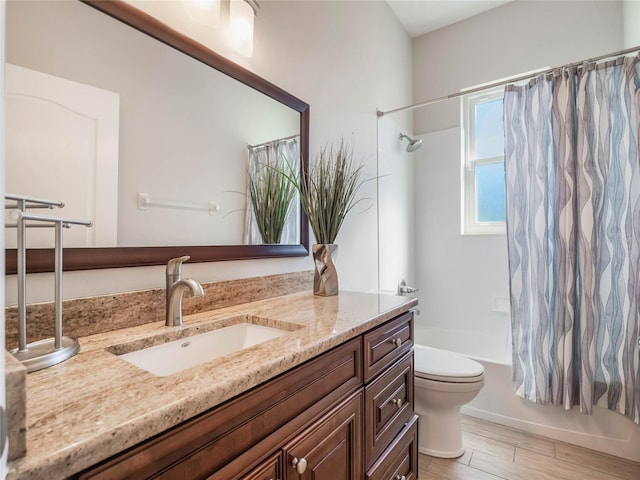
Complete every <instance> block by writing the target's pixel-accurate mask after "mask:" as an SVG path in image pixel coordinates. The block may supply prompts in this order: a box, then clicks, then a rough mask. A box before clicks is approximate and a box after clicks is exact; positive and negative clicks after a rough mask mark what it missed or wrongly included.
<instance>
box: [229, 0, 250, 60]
mask: <svg viewBox="0 0 640 480" xmlns="http://www.w3.org/2000/svg"><path fill="white" fill-rule="evenodd" d="M254 16H255V14H254V11H253V8H251V6H250V5H249V4H248V3H247V2H245V1H244V0H231V3H230V5H229V33H230V37H231V47H232V48H233V49H234V50H235V51H236V52H238V53H239V54H241V55H243V56H245V57H251V56H252V55H253V18H254Z"/></svg>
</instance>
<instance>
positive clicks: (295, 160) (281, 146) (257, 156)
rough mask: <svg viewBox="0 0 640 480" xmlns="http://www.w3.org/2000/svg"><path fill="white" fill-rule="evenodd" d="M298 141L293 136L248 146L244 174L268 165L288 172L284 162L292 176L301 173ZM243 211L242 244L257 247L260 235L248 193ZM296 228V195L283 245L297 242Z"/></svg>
mask: <svg viewBox="0 0 640 480" xmlns="http://www.w3.org/2000/svg"><path fill="white" fill-rule="evenodd" d="M299 138H300V137H298V136H296V137H293V138H284V139H279V140H273V141H271V142H267V143H263V144H260V145H257V146H249V157H248V166H247V174H248V175H251V174H252V173H253V172H255V171H256V169H257V168H258V167H259V166H260V165H271V166H274V167H278V168H282V167H284V168H285V169H288V168H289V167H288V166H287V165H286V164H287V163H288V164H289V166H290V167H291V168H292V169H293V170H294V172H295V174H298V172H299V171H300V149H299V146H298V145H299ZM247 191H248V189H247ZM246 212H247V214H246V218H245V232H244V243H245V245H260V244H262V236H261V235H260V231H259V230H258V225H257V223H256V220H255V217H254V215H253V207H252V206H251V199H250V198H249V195H248V194H247V208H246ZM299 225H300V201H299V200H298V194H297V193H296V194H295V196H294V197H293V200H292V201H291V207H290V209H289V213H288V215H287V220H286V223H285V226H284V229H283V231H282V236H281V237H280V243H281V244H285V245H286V244H296V243H300V233H299V228H298V227H299Z"/></svg>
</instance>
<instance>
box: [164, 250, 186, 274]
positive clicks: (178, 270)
mask: <svg viewBox="0 0 640 480" xmlns="http://www.w3.org/2000/svg"><path fill="white" fill-rule="evenodd" d="M190 258H191V257H190V256H189V255H185V256H183V257H178V258H172V259H171V260H169V261H168V262H167V275H180V276H182V264H183V263H184V262H186V261H187V260H189V259H190Z"/></svg>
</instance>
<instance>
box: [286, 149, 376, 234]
mask: <svg viewBox="0 0 640 480" xmlns="http://www.w3.org/2000/svg"><path fill="white" fill-rule="evenodd" d="M363 168H364V165H362V164H359V165H357V164H356V163H355V162H354V160H353V147H352V146H351V145H349V144H347V143H346V142H345V141H344V140H341V141H340V142H339V143H338V144H336V145H334V144H327V145H325V146H324V147H323V148H321V149H320V151H319V152H318V153H317V154H316V157H315V161H314V162H313V165H312V166H311V169H310V171H309V175H308V177H307V181H306V182H305V181H303V179H302V178H301V177H300V176H298V175H296V174H294V172H293V170H292V169H291V167H290V165H289V169H288V171H286V172H282V174H283V175H284V176H285V177H286V178H287V179H288V180H289V182H290V183H291V184H292V185H293V186H294V187H295V189H296V190H297V191H298V193H299V194H300V205H301V206H302V209H303V210H304V212H305V213H306V214H307V217H308V218H309V224H310V225H311V229H312V230H313V234H314V236H315V237H316V242H317V243H319V244H321V243H326V244H331V243H334V242H335V240H336V237H337V236H338V232H339V231H340V228H341V227H342V223H343V222H344V219H345V217H346V216H347V214H348V213H349V212H350V211H351V210H352V209H353V207H355V206H356V205H357V204H358V203H359V202H360V201H361V200H362V199H359V200H358V199H356V194H357V193H358V190H359V189H360V187H361V186H362V184H363V180H362V170H363Z"/></svg>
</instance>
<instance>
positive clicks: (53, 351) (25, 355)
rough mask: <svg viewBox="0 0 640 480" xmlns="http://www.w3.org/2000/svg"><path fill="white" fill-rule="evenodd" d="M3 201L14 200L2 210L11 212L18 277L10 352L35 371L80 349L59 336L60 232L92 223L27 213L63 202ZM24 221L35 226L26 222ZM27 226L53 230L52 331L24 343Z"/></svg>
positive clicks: (19, 197) (14, 197) (8, 197)
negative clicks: (15, 337)
mask: <svg viewBox="0 0 640 480" xmlns="http://www.w3.org/2000/svg"><path fill="white" fill-rule="evenodd" d="M5 199H6V200H13V201H15V202H16V204H15V205H5V209H11V210H12V211H11V212H10V214H9V217H10V218H11V219H12V220H15V221H16V224H15V225H7V226H8V227H13V226H15V227H16V228H17V232H18V233H17V277H18V348H16V349H14V350H12V351H11V353H12V354H13V356H14V357H16V358H17V359H18V360H19V361H20V362H22V363H23V365H24V366H25V367H26V369H27V372H34V371H36V370H41V369H43V368H47V367H50V366H52V365H55V364H57V363H60V362H63V361H64V360H67V359H68V358H70V357H72V356H73V355H75V354H76V353H78V351H79V350H80V344H79V343H78V340H77V339H75V338H70V337H65V336H63V335H62V269H63V262H62V258H63V257H62V254H63V249H62V229H63V228H71V226H72V225H84V226H86V227H91V226H92V225H93V222H92V221H91V220H74V219H70V218H63V217H49V216H44V215H33V214H29V213H26V210H27V209H31V208H56V207H58V208H62V207H64V202H61V201H56V200H44V199H40V198H34V197H26V196H23V195H13V194H6V195H5ZM27 221H31V222H36V223H27ZM28 227H54V228H55V254H54V257H55V265H54V272H55V273H54V276H55V295H54V297H55V300H54V309H55V328H54V337H53V338H47V339H44V340H39V341H36V342H32V343H29V344H28V343H27V300H26V290H27V269H26V255H27V244H26V230H27V228H28Z"/></svg>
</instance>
